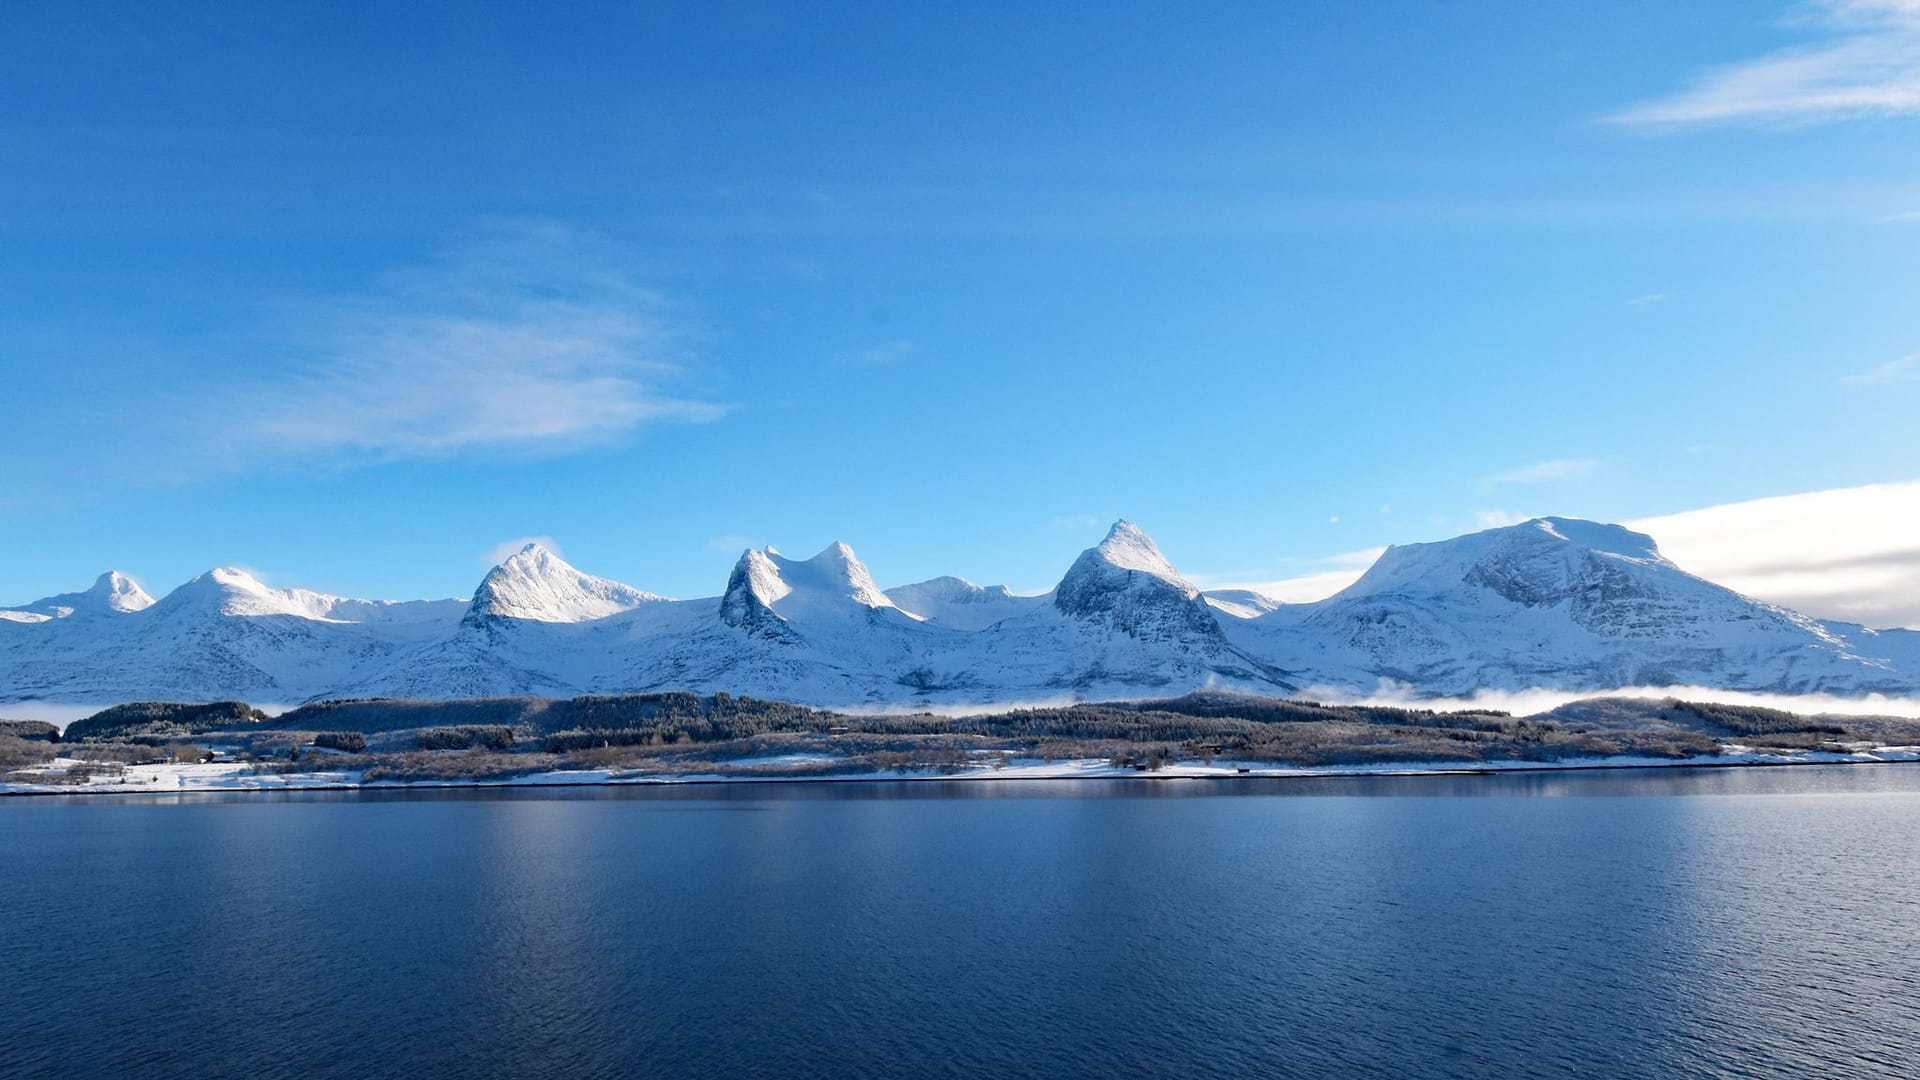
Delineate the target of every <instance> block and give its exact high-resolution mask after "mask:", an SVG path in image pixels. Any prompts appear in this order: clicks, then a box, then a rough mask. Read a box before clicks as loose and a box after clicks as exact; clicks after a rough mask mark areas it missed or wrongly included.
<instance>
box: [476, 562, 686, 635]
mask: <svg viewBox="0 0 1920 1080" xmlns="http://www.w3.org/2000/svg"><path fill="white" fill-rule="evenodd" d="M659 599H661V598H660V597H658V596H655V595H653V594H652V593H648V592H642V591H641V590H639V589H636V588H634V587H633V586H631V585H623V584H621V583H620V582H618V581H610V580H608V579H606V578H600V577H594V576H593V575H592V574H586V573H582V572H581V571H579V570H577V569H575V568H574V567H573V566H572V565H570V564H569V563H567V561H566V560H564V559H562V558H561V557H560V556H558V555H556V554H554V553H553V552H552V551H551V550H550V549H548V548H546V547H544V546H543V545H540V544H528V545H527V546H525V547H523V548H521V549H520V550H519V551H517V552H515V553H514V554H513V555H511V556H509V557H508V558H507V560H506V561H505V562H503V563H501V564H500V565H499V566H496V567H494V568H493V569H492V570H489V571H488V572H487V576H486V577H485V578H483V579H481V581H480V587H479V588H478V589H476V590H474V593H473V604H472V606H471V607H470V608H469V609H468V614H467V619H468V621H470V622H473V621H480V620H485V619H490V618H498V619H523V620H526V621H529V622H548V623H577V622H588V621H590V620H593V619H604V618H607V617H608V616H611V615H618V614H620V613H621V612H623V611H631V610H633V609H634V608H637V607H639V606H640V605H642V604H645V603H649V602H652V601H656V600H659Z"/></svg>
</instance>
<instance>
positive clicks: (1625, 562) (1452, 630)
mask: <svg viewBox="0 0 1920 1080" xmlns="http://www.w3.org/2000/svg"><path fill="white" fill-rule="evenodd" d="M1241 627H1242V628H1241V629H1240V630H1239V631H1238V634H1237V638H1238V640H1241V641H1242V642H1243V643H1244V644H1245V645H1246V647H1247V648H1249V649H1252V650H1255V651H1258V652H1260V653H1261V654H1262V655H1266V656H1271V657H1274V658H1276V659H1277V660H1278V661H1279V662H1281V663H1284V664H1287V665H1289V666H1297V667H1299V668H1302V669H1305V670H1307V671H1309V672H1312V673H1314V675H1315V676H1316V677H1317V680H1318V681H1320V682H1321V683H1322V684H1324V685H1328V686H1333V687H1342V688H1348V689H1362V690H1367V689H1374V688H1377V687H1379V686H1380V685H1382V684H1391V685H1398V686H1404V687H1408V688H1413V689H1414V690H1415V691H1416V692H1418V693H1422V694H1431V695H1452V694H1469V693H1472V692H1474V691H1475V690H1483V689H1516V690H1517V689H1533V688H1542V687H1545V688H1558V689H1568V690H1587V689H1613V688H1620V687H1628V686H1669V685H1701V686H1714V687H1721V688H1726V689H1741V690H1761V691H1772V692H1780V693H1801V692H1810V691H1828V692H1834V693H1855V694H1857V693H1866V692H1874V691H1887V692H1903V691H1905V690H1908V689H1910V688H1911V687H1912V685H1913V684H1912V680H1911V678H1910V677H1908V676H1907V675H1905V674H1903V673H1901V672H1899V671H1897V670H1895V668H1894V666H1893V665H1892V664H1890V663H1882V662H1876V661H1875V660H1873V659H1872V658H1869V657H1863V656H1861V655H1859V654H1858V653H1856V652H1855V651H1853V650H1852V649H1851V648H1850V647H1849V645H1848V643H1847V642H1846V640H1845V639H1843V638H1841V637H1840V636H1838V635H1836V634H1834V633H1832V632H1831V631H1829V630H1827V629H1825V628H1824V627H1822V626H1821V625H1820V624H1818V623H1816V622H1815V621H1814V620H1811V619H1808V618H1806V617H1804V616H1801V615H1798V614H1796V613H1794V612H1791V611H1787V610H1785V609H1783V608H1779V607H1775V606H1773V605H1769V604H1763V603H1760V602H1758V601H1755V600H1751V599H1748V598H1747V597H1744V596H1741V595H1739V594H1738V593H1735V592H1733V591H1732V590H1729V589H1725V588H1722V587H1721V586H1718V585H1715V584H1713V583H1712V582H1709V581H1705V580H1703V579H1701V578H1697V577H1694V576H1693V575H1691V574H1688V573H1686V572H1685V571H1683V570H1681V569H1680V568H1679V567H1677V566H1675V565H1673V564H1672V563H1671V562H1668V561H1667V560H1666V559H1665V558H1664V557H1662V556H1661V555H1660V553H1659V550H1658V548H1657V547H1656V546H1655V544H1654V542H1653V540H1652V538H1651V537H1648V536H1645V535H1643V534H1640V533H1635V532H1632V531H1630V530H1627V529H1624V528H1621V527H1620V526H1617V525H1602V524H1597V523H1594V522H1589V521H1580V520H1577V519H1569V518H1537V519H1535V520H1532V521H1528V522H1524V523H1522V524H1519V525H1513V526H1509V527H1506V528H1501V529H1491V530H1488V531H1485V532H1480V533H1474V534H1471V535H1468V536H1463V537H1458V538H1455V539H1452V540H1446V541H1442V542H1439V543H1433V544H1413V545H1407V546H1404V547H1394V548H1389V549H1388V550H1387V552H1386V553H1385V554H1384V555H1382V556H1381V557H1380V559H1379V561H1378V562H1376V563H1375V564H1374V566H1373V567H1372V568H1371V569H1369V570H1368V571H1367V573H1366V574H1365V575H1363V576H1362V577H1361V578H1360V580H1359V581H1356V582H1355V583H1354V584H1353V585H1351V586H1349V587H1348V588H1347V589H1346V590H1344V591H1342V592H1340V593H1338V594H1336V595H1335V596H1332V597H1330V598H1328V599H1326V600H1323V601H1320V602H1318V603H1314V604H1297V605H1288V606H1286V607H1282V608H1280V609H1278V610H1276V611H1274V612H1272V613H1270V614H1268V615H1264V616H1262V617H1260V618H1258V619H1255V620H1252V621H1251V622H1249V623H1245V624H1241Z"/></svg>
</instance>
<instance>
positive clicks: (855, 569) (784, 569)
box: [773, 540, 893, 608]
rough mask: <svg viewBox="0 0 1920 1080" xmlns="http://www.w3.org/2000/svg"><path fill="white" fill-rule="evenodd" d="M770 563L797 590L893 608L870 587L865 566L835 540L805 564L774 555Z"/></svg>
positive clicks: (870, 580)
mask: <svg viewBox="0 0 1920 1080" xmlns="http://www.w3.org/2000/svg"><path fill="white" fill-rule="evenodd" d="M773 559H774V561H775V562H776V563H777V564H779V566H780V573H781V577H782V578H784V579H786V580H787V581H788V582H789V583H791V584H793V585H795V586H797V587H800V588H813V589H819V590H821V591H823V592H826V593H830V594H835V595H841V596H845V597H846V598H847V599H850V600H852V601H853V602H855V603H857V604H859V605H860V606H861V607H869V608H890V607H892V606H893V601H892V600H889V599H888V598H887V594H886V593H884V592H882V591H881V590H880V586H879V585H876V584H874V580H873V574H872V573H870V572H868V570H867V564H866V563H863V562H861V561H860V557H859V556H857V555H855V554H854V553H853V549H852V548H850V547H848V546H847V545H846V544H843V543H841V542H840V541H838V540H835V541H834V542H833V543H831V544H828V545H827V546H826V547H825V548H822V549H821V551H820V553H819V554H818V555H815V556H814V557H813V558H811V559H807V560H805V561H795V560H791V559H783V558H781V557H780V556H778V555H775V556H773Z"/></svg>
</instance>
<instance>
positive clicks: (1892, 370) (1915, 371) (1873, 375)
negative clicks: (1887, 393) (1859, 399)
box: [1841, 353, 1920, 383]
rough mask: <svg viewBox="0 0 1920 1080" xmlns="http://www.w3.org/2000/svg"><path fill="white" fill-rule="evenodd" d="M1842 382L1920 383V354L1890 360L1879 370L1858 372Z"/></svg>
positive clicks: (1878, 368)
mask: <svg viewBox="0 0 1920 1080" xmlns="http://www.w3.org/2000/svg"><path fill="white" fill-rule="evenodd" d="M1841 381H1843V382H1850V383H1890V382H1920V353H1916V354H1915V355H1913V356H1903V357H1901V358H1900V359H1898V360H1889V361H1887V362H1886V363H1884V364H1881V365H1880V366H1879V367H1877V368H1872V369H1870V370H1867V371H1858V372H1855V373H1853V374H1852V375H1848V376H1846V377H1845V378H1843V379H1842V380H1841Z"/></svg>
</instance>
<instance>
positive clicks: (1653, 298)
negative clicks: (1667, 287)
mask: <svg viewBox="0 0 1920 1080" xmlns="http://www.w3.org/2000/svg"><path fill="white" fill-rule="evenodd" d="M1671 299H1673V294H1672V293H1663V292H1650V293H1643V294H1641V295H1639V296H1634V297H1629V298H1628V299H1627V306H1628V307H1651V306H1652V305H1654V304H1659V303H1663V302H1665V301H1668V300H1671Z"/></svg>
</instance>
